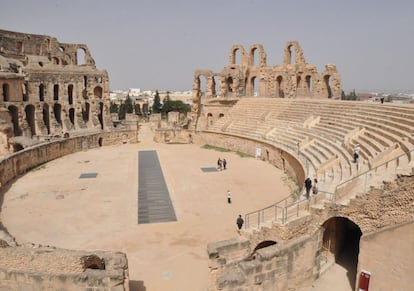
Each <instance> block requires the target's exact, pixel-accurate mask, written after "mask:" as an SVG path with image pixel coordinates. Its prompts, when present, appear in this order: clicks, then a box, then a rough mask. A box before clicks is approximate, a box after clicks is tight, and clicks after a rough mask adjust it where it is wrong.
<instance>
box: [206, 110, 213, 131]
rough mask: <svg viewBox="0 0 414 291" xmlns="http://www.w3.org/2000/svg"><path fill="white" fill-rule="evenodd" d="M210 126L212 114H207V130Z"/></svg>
mask: <svg viewBox="0 0 414 291" xmlns="http://www.w3.org/2000/svg"><path fill="white" fill-rule="evenodd" d="M210 125H213V114H211V113H208V114H207V128H208V127H209V126H210Z"/></svg>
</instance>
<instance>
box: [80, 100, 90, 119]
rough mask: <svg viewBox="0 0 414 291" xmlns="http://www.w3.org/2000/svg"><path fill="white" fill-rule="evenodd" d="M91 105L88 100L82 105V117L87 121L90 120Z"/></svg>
mask: <svg viewBox="0 0 414 291" xmlns="http://www.w3.org/2000/svg"><path fill="white" fill-rule="evenodd" d="M89 107H90V105H89V103H88V102H85V105H84V106H83V107H82V119H83V121H84V122H85V123H87V122H88V121H89V109H90V108H89Z"/></svg>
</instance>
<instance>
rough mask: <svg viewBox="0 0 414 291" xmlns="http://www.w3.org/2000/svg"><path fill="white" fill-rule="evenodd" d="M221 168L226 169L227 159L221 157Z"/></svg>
mask: <svg viewBox="0 0 414 291" xmlns="http://www.w3.org/2000/svg"><path fill="white" fill-rule="evenodd" d="M223 169H224V170H225V169H227V161H226V159H223Z"/></svg>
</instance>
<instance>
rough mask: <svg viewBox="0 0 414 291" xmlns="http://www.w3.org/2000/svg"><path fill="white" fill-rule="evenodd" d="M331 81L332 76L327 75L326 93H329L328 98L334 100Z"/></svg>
mask: <svg viewBox="0 0 414 291" xmlns="http://www.w3.org/2000/svg"><path fill="white" fill-rule="evenodd" d="M330 79H331V76H330V75H325V76H324V77H323V81H324V82H323V83H324V84H325V90H326V92H327V95H326V96H327V97H328V98H332V89H331V85H330Z"/></svg>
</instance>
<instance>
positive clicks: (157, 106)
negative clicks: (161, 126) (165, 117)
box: [152, 90, 162, 113]
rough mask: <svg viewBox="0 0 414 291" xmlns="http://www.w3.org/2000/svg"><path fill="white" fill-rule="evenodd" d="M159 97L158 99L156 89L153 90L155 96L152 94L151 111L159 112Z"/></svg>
mask: <svg viewBox="0 0 414 291" xmlns="http://www.w3.org/2000/svg"><path fill="white" fill-rule="evenodd" d="M161 108H162V105H161V99H160V94H159V93H158V90H157V91H155V96H154V104H152V113H160V112H161Z"/></svg>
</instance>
